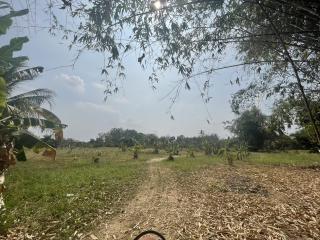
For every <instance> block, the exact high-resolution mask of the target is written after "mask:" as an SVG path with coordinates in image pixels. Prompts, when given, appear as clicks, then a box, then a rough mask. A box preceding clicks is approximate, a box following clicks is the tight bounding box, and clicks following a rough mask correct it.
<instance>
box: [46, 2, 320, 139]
mask: <svg viewBox="0 0 320 240" xmlns="http://www.w3.org/2000/svg"><path fill="white" fill-rule="evenodd" d="M59 2H60V4H61V5H62V8H63V9H64V10H63V11H68V12H70V13H71V15H72V16H73V17H74V18H79V21H76V22H78V23H79V25H78V26H77V27H76V28H72V27H70V28H69V26H66V25H65V24H60V23H59V21H58V20H57V19H58V18H56V20H57V21H54V22H53V23H54V24H53V27H52V30H55V29H61V30H64V33H66V36H65V37H69V39H71V46H78V45H79V44H80V45H81V51H82V50H84V49H94V50H96V51H98V52H104V54H105V56H106V64H105V66H104V68H103V70H102V73H103V74H105V75H106V88H107V90H106V94H107V95H108V94H112V93H114V92H117V91H118V90H119V89H118V80H119V79H120V78H121V77H124V76H125V75H124V66H123V61H122V60H123V59H125V56H126V55H127V54H128V52H129V51H134V50H136V51H139V52H140V57H139V58H138V59H137V61H138V62H139V63H140V64H141V65H142V66H146V65H149V66H151V67H152V69H153V70H154V71H153V73H152V74H151V75H150V77H149V80H150V81H151V82H152V83H153V84H156V82H157V81H159V77H158V76H157V72H158V71H164V70H167V69H170V68H175V69H176V70H177V71H178V73H179V74H181V75H182V78H181V80H180V81H179V82H178V83H177V85H176V87H175V88H174V89H173V91H172V94H173V101H175V99H176V97H177V96H178V95H179V92H180V91H181V89H183V87H185V88H187V89H190V86H191V84H190V82H192V81H197V80H195V78H200V77H201V76H203V75H209V76H213V77H211V78H208V77H207V76H206V77H204V78H203V80H202V84H203V86H202V88H200V90H201V95H202V97H203V98H204V102H207V101H209V100H210V96H209V88H210V86H211V85H212V84H211V82H212V81H213V80H214V79H215V78H214V75H213V74H214V73H215V72H216V71H218V70H222V69H226V68H238V67H241V66H245V67H246V68H247V69H248V70H250V72H251V73H254V74H252V75H253V78H252V79H250V81H249V82H248V84H246V83H243V84H244V86H243V89H242V90H240V91H239V92H237V93H236V94H235V95H234V97H233V101H232V103H233V104H232V107H233V110H234V111H236V112H238V111H239V108H240V107H241V106H243V105H244V104H247V103H248V102H251V101H252V100H253V99H254V98H255V97H260V96H261V95H263V96H266V97H270V96H272V95H276V96H279V97H281V98H286V97H290V96H291V97H292V96H294V97H298V98H300V99H302V100H303V103H304V108H305V110H306V112H307V113H308V117H309V119H310V122H311V123H312V126H313V130H314V132H315V136H316V137H317V141H318V143H320V133H319V129H318V126H317V125H316V123H315V121H316V120H315V116H314V114H313V112H312V110H311V108H312V106H310V105H311V102H312V100H313V98H314V97H316V96H317V95H319V86H320V82H319V79H320V78H319V69H318V66H319V50H320V41H319V36H320V30H319V26H320V23H319V22H320V21H319V20H320V3H319V1H300V0H293V1H287V0H285V1H277V0H265V1H260V0H251V1H242V0H171V1H165V0H155V1H148V2H147V3H146V1H144V0H124V1H93V2H92V3H91V4H86V1H84V0H76V1H62V2H61V1H58V0H57V3H59ZM66 2H67V3H68V4H66ZM50 10H51V12H54V9H53V7H52V6H51V8H50ZM60 11H61V10H60ZM72 24H74V22H73V23H72ZM70 37H71V38H70ZM230 49H234V51H235V53H236V54H235V55H236V57H235V61H234V62H233V63H232V64H230V65H222V66H221V65H219V60H221V59H222V58H223V57H224V56H225V54H226V53H230V52H232V50H230ZM112 68H116V69H117V70H116V71H112V70H111V69H112ZM113 72H115V73H116V74H117V76H115V77H112V76H110V75H108V74H111V73H113ZM234 81H235V82H236V83H239V84H240V83H241V78H240V77H238V78H237V79H234Z"/></svg>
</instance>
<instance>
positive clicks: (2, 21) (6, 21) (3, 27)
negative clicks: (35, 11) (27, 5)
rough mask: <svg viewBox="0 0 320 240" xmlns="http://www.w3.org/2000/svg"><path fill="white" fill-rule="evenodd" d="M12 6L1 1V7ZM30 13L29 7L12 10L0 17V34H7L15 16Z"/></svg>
mask: <svg viewBox="0 0 320 240" xmlns="http://www.w3.org/2000/svg"><path fill="white" fill-rule="evenodd" d="M4 8H10V5H9V4H7V3H5V2H2V1H0V9H4ZM28 13H29V10H28V9H23V10H20V11H11V12H10V13H9V14H7V15H4V16H1V17H0V35H3V34H6V32H7V30H8V29H9V27H10V26H11V25H12V19H11V18H13V17H19V16H23V15H26V14H28Z"/></svg>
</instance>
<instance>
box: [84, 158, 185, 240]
mask: <svg viewBox="0 0 320 240" xmlns="http://www.w3.org/2000/svg"><path fill="white" fill-rule="evenodd" d="M165 159H166V158H154V159H150V160H149V161H148V162H147V163H148V172H147V173H146V179H145V181H144V183H143V185H141V186H140V189H139V190H138V193H137V195H136V196H135V197H134V198H133V199H132V200H131V201H130V202H129V203H128V205H127V206H126V207H125V208H124V210H123V211H122V213H121V214H119V215H118V216H116V217H115V218H113V219H112V220H111V221H109V222H106V223H105V224H104V225H102V226H101V228H100V230H98V232H95V233H93V234H92V235H91V239H106V240H107V239H133V237H134V236H136V235H138V233H140V232H141V231H143V230H148V229H153V230H157V231H159V232H162V233H165V235H166V236H170V234H171V232H172V231H174V230H173V229H178V228H177V226H174V225H172V221H170V219H172V218H177V217H181V214H177V209H179V208H180V207H181V204H180V202H179V201H180V198H179V196H178V192H177V190H176V184H175V183H173V182H172V183H170V184H168V182H167V181H168V177H167V175H168V174H169V172H170V170H168V169H166V168H163V167H161V166H160V165H158V164H157V163H158V162H160V161H163V160H165ZM177 220H178V219H177ZM174 222H175V221H174ZM95 237H97V238H95ZM89 239H90V238H89ZM168 239H170V238H168Z"/></svg>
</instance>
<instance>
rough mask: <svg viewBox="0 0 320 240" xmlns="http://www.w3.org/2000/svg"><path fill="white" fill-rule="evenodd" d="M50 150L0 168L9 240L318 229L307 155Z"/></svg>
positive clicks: (284, 234)
mask: <svg viewBox="0 0 320 240" xmlns="http://www.w3.org/2000/svg"><path fill="white" fill-rule="evenodd" d="M58 153H59V154H58V157H57V160H56V161H49V160H41V159H39V156H36V155H30V161H27V162H19V163H18V164H17V165H16V166H15V167H13V168H11V169H10V171H9V172H8V174H7V184H6V185H7V188H8V189H7V191H6V195H5V198H6V204H7V205H6V206H7V210H6V216H5V217H6V218H7V222H6V224H5V226H2V228H3V229H5V228H8V229H9V233H10V232H12V233H10V234H11V235H9V237H11V239H26V236H27V237H28V238H29V239H93V238H92V237H97V238H98V239H104V240H105V239H132V238H133V237H134V236H135V235H137V234H138V233H139V232H140V231H142V230H144V229H150V228H152V229H156V230H159V231H160V232H162V233H164V234H165V236H166V237H167V239H169V240H170V239H172V240H173V239H174V240H176V239H181V240H182V239H244V238H247V239H270V237H271V238H272V239H307V238H309V239H319V237H320V224H319V223H320V219H319V216H320V214H319V213H320V212H319V211H320V207H319V206H320V202H319V199H320V188H319V184H320V171H319V168H318V166H319V165H320V155H317V154H309V153H306V152H289V153H251V154H250V156H249V158H248V159H247V160H246V161H236V162H235V166H234V167H229V166H228V165H226V162H225V161H224V160H222V159H221V158H219V157H207V156H203V155H201V154H199V153H198V154H196V157H195V158H189V157H184V156H179V157H177V158H175V160H174V161H166V160H164V159H165V158H163V156H166V154H164V153H163V152H162V153H160V154H157V155H156V154H152V153H151V150H145V151H144V152H142V153H141V154H140V155H139V159H138V160H133V159H132V152H130V151H127V152H121V151H120V150H119V149H112V148H100V149H99V148H98V149H73V150H71V151H70V150H67V149H63V150H60V151H59V152H58ZM97 158H99V160H98V161H97V163H95V161H94V160H95V159H97ZM151 159H153V160H156V161H151ZM159 159H161V160H162V161H161V162H160V160H159ZM279 165H280V166H279ZM3 218H4V216H3ZM15 237H16V238H15ZM0 239H1V237H0ZM3 239H6V238H4V237H3ZM9 239H10V238H9Z"/></svg>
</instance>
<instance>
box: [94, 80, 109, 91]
mask: <svg viewBox="0 0 320 240" xmlns="http://www.w3.org/2000/svg"><path fill="white" fill-rule="evenodd" d="M92 86H93V87H94V88H96V89H98V90H101V91H104V90H106V86H104V85H103V84H101V83H97V82H95V83H92Z"/></svg>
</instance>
